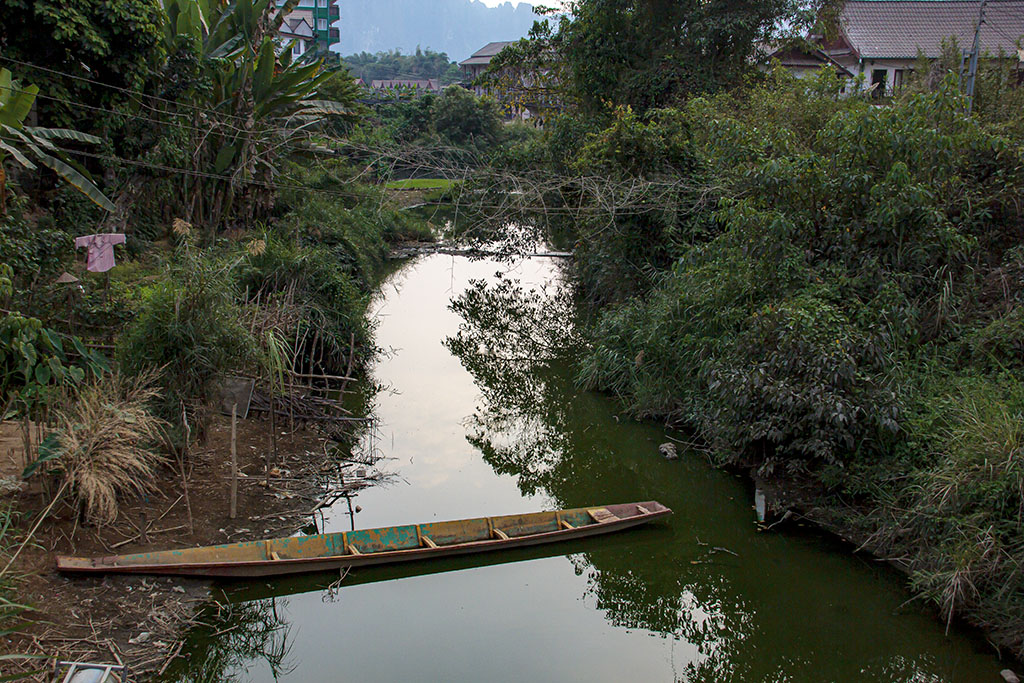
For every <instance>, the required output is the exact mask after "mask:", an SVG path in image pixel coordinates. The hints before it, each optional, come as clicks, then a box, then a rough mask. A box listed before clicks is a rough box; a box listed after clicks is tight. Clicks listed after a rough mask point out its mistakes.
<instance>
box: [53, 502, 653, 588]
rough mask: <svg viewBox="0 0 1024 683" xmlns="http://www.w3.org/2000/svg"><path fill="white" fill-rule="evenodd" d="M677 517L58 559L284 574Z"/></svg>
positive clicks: (638, 512)
mask: <svg viewBox="0 0 1024 683" xmlns="http://www.w3.org/2000/svg"><path fill="white" fill-rule="evenodd" d="M671 514H672V511H671V510H670V509H668V508H667V507H665V506H664V505H662V504H661V503H658V502H656V501H647V502H643V503H624V504H619V505H605V506H596V507H587V508H579V509H575V510H558V511H554V512H534V513H530V514H525V515H504V516H499V517H479V518H475V519H458V520H452V521H449V522H431V523H428V524H420V525H413V526H410V525H403V526H391V527H379V528H377V529H362V530H358V531H348V532H340V533H333V534H317V535H314V536H305V537H302V536H292V537H287V538H271V539H267V540H264V541H243V542H241V543H226V544H223V545H215V546H207V547H202V548H189V549H185V550H169V551H161V552H152V553H139V554H134V555H112V556H109V557H100V558H95V559H93V558H84V557H65V556H58V557H57V569H58V570H60V571H62V572H66V573H69V574H106V573H120V574H167V575H178V576H221V577H249V576H278V575H284V574H299V573H307V572H317V571H324V570H327V569H336V568H338V567H355V566H365V565H372V564H383V563H389V562H408V561H411V560H418V559H429V558H434V557H444V556H448V555H462V554H469V553H478V552H491V551H495V550H500V549H502V548H507V547H522V546H528V545H540V544H544V543H555V542H558V541H562V540H567V539H570V538H579V537H585V536H594V535H597V534H604V533H609V532H612V531H619V530H622V529H627V528H629V527H631V526H636V525H638V524H644V523H646V522H650V521H653V520H655V519H660V518H662V517H667V516H668V515H671ZM569 520H572V521H571V522H570V521H569Z"/></svg>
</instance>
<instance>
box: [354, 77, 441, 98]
mask: <svg viewBox="0 0 1024 683" xmlns="http://www.w3.org/2000/svg"><path fill="white" fill-rule="evenodd" d="M370 88H371V89H372V90H377V91H379V92H386V93H390V94H392V95H400V94H402V93H412V94H415V95H423V94H426V93H428V92H432V93H439V92H441V89H442V88H441V81H440V80H438V79H436V78H428V79H423V80H409V79H406V80H402V79H391V80H375V81H370Z"/></svg>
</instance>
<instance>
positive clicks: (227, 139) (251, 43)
mask: <svg viewBox="0 0 1024 683" xmlns="http://www.w3.org/2000/svg"><path fill="white" fill-rule="evenodd" d="M297 4H298V1H297V0H289V1H288V2H286V3H285V4H284V5H283V6H281V7H278V5H277V3H276V2H275V0H236V2H234V3H232V4H227V3H225V2H223V0H166V5H165V15H164V18H163V21H162V28H163V35H164V49H165V51H166V53H167V55H168V57H169V58H170V63H174V61H175V60H176V59H178V58H181V59H182V60H183V61H186V62H189V63H193V64H194V78H192V79H191V80H189V79H185V80H184V82H183V84H182V90H181V92H180V95H179V101H180V102H181V103H182V104H183V105H184V108H183V109H182V111H181V112H178V115H179V116H180V115H185V116H190V117H191V118H192V129H193V130H195V131H198V132H199V134H196V135H193V140H192V141H191V145H192V146H193V149H194V150H195V152H194V153H193V154H192V155H191V163H192V164H193V169H194V171H195V177H194V178H192V179H190V181H189V183H190V191H189V193H188V194H189V202H190V206H189V208H188V209H187V211H186V216H187V218H188V219H189V222H193V223H205V224H206V225H207V226H208V227H209V228H211V229H213V228H216V227H218V226H219V225H221V224H222V223H223V222H224V221H225V219H229V218H241V219H243V220H244V221H250V220H252V219H253V218H254V217H255V215H256V214H257V213H258V212H266V211H268V210H269V209H270V207H271V205H272V203H273V194H274V193H273V180H274V178H275V176H276V175H277V174H278V169H277V166H276V162H277V160H278V159H279V158H280V157H282V156H285V155H287V154H289V153H292V152H296V151H304V150H308V145H306V144H305V143H307V142H308V139H309V137H310V133H311V131H313V130H315V129H316V128H317V126H318V125H319V124H320V123H321V122H322V121H323V120H324V118H325V116H328V115H341V116H351V115H352V114H353V112H352V110H351V109H349V108H348V107H346V106H345V105H343V104H340V103H337V102H332V101H326V100H319V99H316V97H317V96H318V92H319V91H320V89H321V88H322V87H323V86H324V85H325V84H326V83H327V82H328V81H329V80H330V79H331V78H332V76H333V74H332V72H330V71H328V70H326V69H325V68H324V63H323V59H322V58H316V59H306V58H299V59H293V58H292V50H290V49H281V46H280V45H279V43H278V40H277V36H278V32H279V29H280V27H281V23H282V22H283V21H284V17H285V16H286V15H287V14H288V13H289V12H290V11H291V10H292V9H293V8H294V7H295V6H296V5H297ZM211 170H212V172H213V174H215V175H218V176H227V177H229V178H230V180H228V181H227V182H223V181H222V182H219V183H210V182H209V179H208V178H206V177H203V174H206V173H210V171H211ZM236 199H240V200H241V201H240V205H239V206H236V205H235V200H236Z"/></svg>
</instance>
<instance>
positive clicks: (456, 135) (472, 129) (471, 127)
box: [434, 85, 502, 145]
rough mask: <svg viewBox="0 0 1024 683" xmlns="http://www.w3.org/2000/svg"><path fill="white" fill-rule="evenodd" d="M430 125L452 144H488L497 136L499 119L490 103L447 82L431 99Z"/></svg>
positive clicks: (499, 133) (499, 125) (495, 140)
mask: <svg viewBox="0 0 1024 683" xmlns="http://www.w3.org/2000/svg"><path fill="white" fill-rule="evenodd" d="M434 128H435V130H436V131H437V132H438V134H439V135H441V136H443V137H445V138H447V139H448V140H449V141H450V142H452V143H453V144H456V145H466V144H476V145H480V144H481V143H482V144H484V145H490V144H493V143H495V142H497V141H498V139H499V137H500V136H501V133H502V130H501V118H500V117H499V115H498V110H497V108H496V107H495V105H494V103H493V102H491V101H490V100H489V99H486V98H482V99H478V98H477V97H476V96H474V95H473V93H471V92H469V91H468V90H466V89H465V88H460V87H459V86H457V85H450V86H448V87H447V88H445V91H444V92H443V93H442V94H441V96H440V97H439V98H437V100H436V101H435V102H434Z"/></svg>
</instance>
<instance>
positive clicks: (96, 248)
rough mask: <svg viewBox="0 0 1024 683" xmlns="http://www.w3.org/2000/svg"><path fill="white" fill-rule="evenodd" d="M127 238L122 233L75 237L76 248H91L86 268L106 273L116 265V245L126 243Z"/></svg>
mask: <svg viewBox="0 0 1024 683" xmlns="http://www.w3.org/2000/svg"><path fill="white" fill-rule="evenodd" d="M125 240H126V238H125V236H124V235H122V234H121V233H105V234H101V235H86V236H85V237H79V238H77V239H75V248H76V249H81V248H82V247H86V248H87V249H88V250H89V255H88V261H87V262H86V266H85V268H86V270H88V271H90V272H93V273H105V272H107V271H108V270H110V269H111V268H113V267H114V245H115V244H124V243H125Z"/></svg>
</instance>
